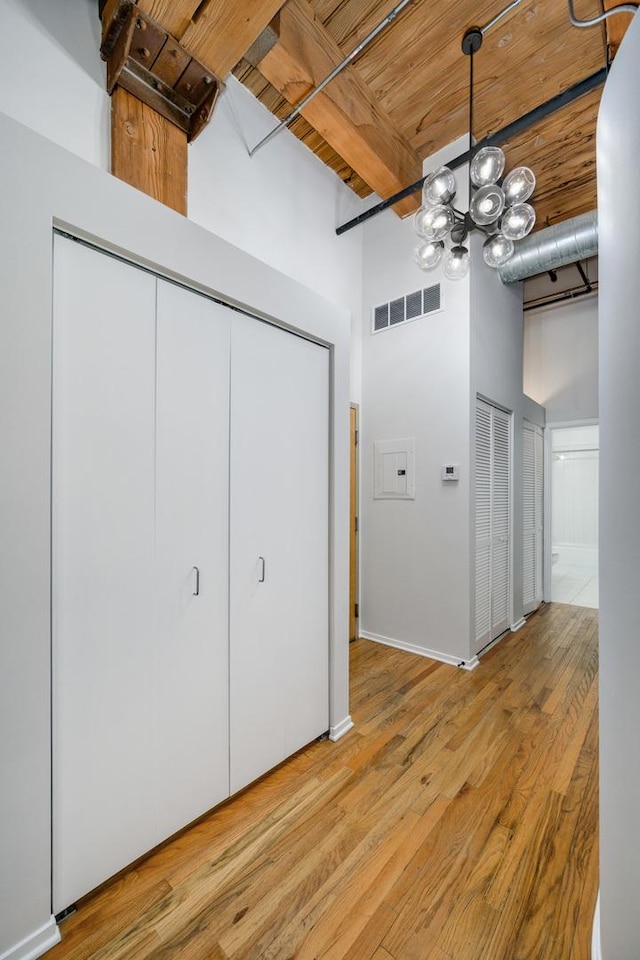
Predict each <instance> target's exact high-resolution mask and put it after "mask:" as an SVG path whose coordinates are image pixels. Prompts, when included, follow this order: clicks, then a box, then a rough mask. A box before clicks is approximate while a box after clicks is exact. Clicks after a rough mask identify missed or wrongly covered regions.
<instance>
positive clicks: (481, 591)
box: [474, 402, 491, 651]
mask: <svg viewBox="0 0 640 960" xmlns="http://www.w3.org/2000/svg"><path fill="white" fill-rule="evenodd" d="M475 450H476V463H475V470H476V474H475V526H476V537H475V540H476V570H475V637H474V640H475V650H476V651H477V650H481V649H482V647H484V646H485V645H486V644H487V643H489V642H490V640H491V411H490V409H488V408H487V407H486V405H485V404H482V403H480V402H478V405H477V407H476V441H475Z"/></svg>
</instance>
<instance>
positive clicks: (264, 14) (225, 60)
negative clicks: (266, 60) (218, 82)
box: [147, 0, 283, 79]
mask: <svg viewBox="0 0 640 960" xmlns="http://www.w3.org/2000/svg"><path fill="white" fill-rule="evenodd" d="M147 2H150V0H147ZM282 4H283V0H241V2H238V0H236V2H235V3H233V2H229V0H209V2H208V3H207V4H206V6H203V7H202V10H201V12H200V14H199V16H198V18H197V20H195V21H194V22H193V23H190V24H189V26H188V27H187V29H186V31H185V33H184V36H183V37H182V42H183V44H184V46H185V47H186V49H187V50H188V51H189V53H190V54H191V55H192V56H194V57H197V58H198V59H199V60H202V62H203V63H206V65H207V66H208V67H209V69H210V70H212V71H213V73H215V74H216V76H218V77H220V78H221V79H224V77H226V76H227V74H228V73H229V71H230V70H231V69H232V68H233V67H235V65H236V63H238V62H239V61H240V60H241V59H242V57H243V56H244V55H245V53H246V52H247V50H248V49H249V48H250V47H251V46H252V44H253V43H254V42H255V40H257V38H258V37H259V36H260V34H261V33H262V31H263V30H264V29H265V28H266V27H267V26H268V25H269V23H270V21H271V20H272V19H273V18H274V17H275V15H276V14H277V13H278V11H279V10H280V8H281V6H282Z"/></svg>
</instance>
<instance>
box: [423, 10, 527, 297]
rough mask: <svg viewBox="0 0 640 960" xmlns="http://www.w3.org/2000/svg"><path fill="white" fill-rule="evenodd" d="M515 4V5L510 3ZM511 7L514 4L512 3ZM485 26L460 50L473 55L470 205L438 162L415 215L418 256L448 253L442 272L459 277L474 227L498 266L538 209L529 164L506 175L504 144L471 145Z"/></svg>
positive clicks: (435, 259)
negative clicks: (459, 204)
mask: <svg viewBox="0 0 640 960" xmlns="http://www.w3.org/2000/svg"><path fill="white" fill-rule="evenodd" d="M513 5H515V4H512V6H513ZM509 9H510V8H509ZM483 32H484V31H483V29H481V28H480V27H471V28H470V29H469V30H467V32H466V33H465V35H464V37H463V38H462V51H463V53H465V54H466V55H467V56H468V57H469V159H470V164H469V209H468V210H467V212H466V213H463V212H462V211H461V210H458V209H457V208H456V207H454V205H453V201H454V199H455V195H456V180H455V177H454V175H453V171H451V170H450V169H449V167H440V168H439V169H437V170H434V171H433V173H431V174H429V176H428V177H426V179H425V181H424V184H423V187H422V206H421V208H420V209H419V210H418V212H417V213H416V215H415V217H414V227H415V230H416V233H417V234H418V236H419V237H420V242H419V243H418V245H417V246H416V247H415V249H414V259H415V261H416V263H417V264H418V266H419V267H421V268H422V269H423V270H432V269H433V268H434V267H436V266H438V264H439V263H440V261H441V260H442V259H443V258H444V273H445V276H446V277H448V278H449V279H450V280H460V279H462V277H465V276H466V275H467V273H468V272H469V263H470V256H469V248H468V246H467V245H466V243H467V238H468V236H469V234H470V233H472V232H473V231H474V230H480V231H481V232H482V233H484V234H485V236H486V238H487V239H486V240H485V243H484V250H483V256H484V262H485V263H486V264H487V265H488V266H489V267H500V266H502V264H504V263H506V262H507V261H508V260H510V259H511V257H512V255H513V253H514V250H515V243H516V242H517V241H518V240H521V239H522V238H523V237H526V236H527V234H528V233H531V230H532V229H533V225H534V223H535V222H536V214H535V210H534V209H533V207H532V206H531V204H530V203H528V202H527V201H528V200H529V198H530V197H531V194H532V193H533V191H534V190H535V186H536V178H535V176H534V174H533V171H531V170H530V169H529V167H516V168H515V169H514V170H512V171H511V173H509V174H508V175H507V176H506V177H505V178H504V180H503V179H501V178H502V174H503V172H504V167H505V162H506V158H505V155H504V153H503V151H502V150H501V149H500V147H493V146H489V147H482V148H481V149H479V150H477V151H476V152H475V153H474V147H473V55H474V53H477V51H478V50H479V49H480V47H481V46H482V37H483Z"/></svg>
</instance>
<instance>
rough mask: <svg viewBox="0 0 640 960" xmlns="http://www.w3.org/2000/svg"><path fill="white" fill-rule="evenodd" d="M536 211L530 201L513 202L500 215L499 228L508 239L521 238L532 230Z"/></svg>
mask: <svg viewBox="0 0 640 960" xmlns="http://www.w3.org/2000/svg"><path fill="white" fill-rule="evenodd" d="M535 222H536V212H535V210H534V209H533V207H532V206H531V204H530V203H514V204H513V206H512V207H508V208H507V210H506V211H505V212H504V213H503V215H502V220H501V222H500V230H501V232H502V234H503V235H504V236H505V237H507V239H508V240H522V238H523V237H526V236H527V234H529V233H531V231H532V230H533V225H534V223H535Z"/></svg>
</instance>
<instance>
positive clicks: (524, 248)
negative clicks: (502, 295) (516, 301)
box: [498, 210, 598, 283]
mask: <svg viewBox="0 0 640 960" xmlns="http://www.w3.org/2000/svg"><path fill="white" fill-rule="evenodd" d="M597 252H598V214H597V213H596V211H595V210H592V211H591V213H583V214H582V215H581V216H579V217H574V218H573V219H572V220H564V221H563V222H562V223H557V224H555V226H553V227H546V228H545V229H544V230H540V231H538V233H534V234H531V235H530V236H528V237H525V238H524V240H520V241H519V243H518V244H517V246H516V252H515V253H514V255H513V256H512V257H511V259H510V260H509V261H507V263H505V264H504V266H502V267H499V268H498V275H499V277H500V279H501V280H502V282H503V283H514V281H516V280H526V279H527V277H535V276H536V274H538V273H546V272H547V271H548V270H555V269H556V268H557V267H563V266H564V265H565V264H567V263H577V262H578V261H579V260H586V259H587V257H593V256H594V255H595V254H597Z"/></svg>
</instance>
